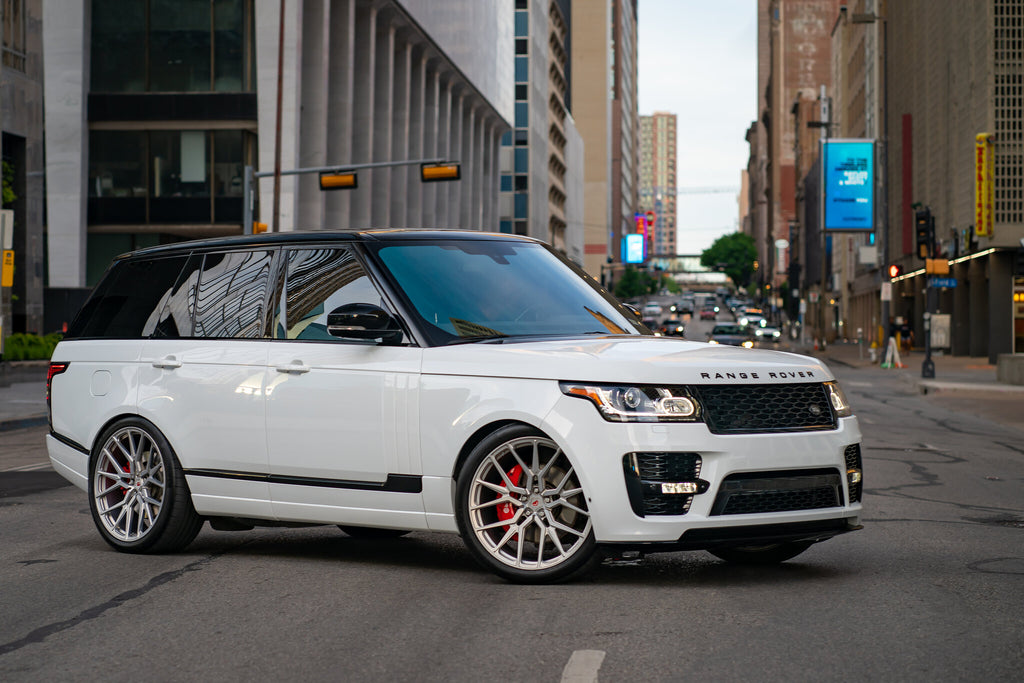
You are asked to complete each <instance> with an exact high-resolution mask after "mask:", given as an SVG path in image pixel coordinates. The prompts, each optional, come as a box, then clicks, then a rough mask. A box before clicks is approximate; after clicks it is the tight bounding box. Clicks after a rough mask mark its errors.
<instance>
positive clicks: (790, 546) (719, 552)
mask: <svg viewBox="0 0 1024 683" xmlns="http://www.w3.org/2000/svg"><path fill="white" fill-rule="evenodd" d="M812 545H814V542H813V541H790V542H788V543H771V544H769V545H758V546H742V547H737V548H711V549H709V550H708V552H709V553H711V554H712V555H714V556H715V557H717V558H719V559H720V560H725V561H726V562H734V563H736V564H759V565H766V564H779V563H780V562H785V561H786V560H790V559H792V558H794V557H796V556H797V555H799V554H800V553H802V552H803V551H805V550H807V549H808V548H810V547H811V546H812Z"/></svg>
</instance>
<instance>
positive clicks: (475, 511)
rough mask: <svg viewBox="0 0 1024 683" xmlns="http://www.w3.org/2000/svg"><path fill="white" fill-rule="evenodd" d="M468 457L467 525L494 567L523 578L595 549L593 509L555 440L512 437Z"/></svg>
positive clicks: (572, 565)
mask: <svg viewBox="0 0 1024 683" xmlns="http://www.w3.org/2000/svg"><path fill="white" fill-rule="evenodd" d="M519 431H520V432H523V431H528V430H524V429H522V428H519ZM485 445H488V444H487V443H486V442H485V443H483V444H481V446H485ZM469 464H470V466H471V467H472V469H471V470H470V471H471V472H472V474H471V478H470V479H469V481H468V490H465V489H464V495H465V499H464V502H465V505H466V508H465V518H466V524H465V525H466V526H468V529H464V533H466V532H469V533H471V534H472V537H473V539H475V540H476V541H477V542H478V545H479V548H480V549H482V550H483V551H484V552H485V553H486V554H487V555H488V556H489V557H490V558H491V559H492V560H493V561H496V563H497V565H498V567H507V568H509V569H511V570H513V571H514V572H516V573H515V574H511V575H510V576H511V577H512V578H523V577H522V576H518V574H519V573H521V572H531V573H533V572H543V571H544V570H551V569H555V568H565V569H566V570H567V572H566V573H568V572H571V571H575V570H576V569H579V568H580V567H582V566H583V565H584V564H586V563H587V561H588V560H589V559H590V556H591V555H592V554H593V551H594V544H593V534H592V533H591V522H590V512H589V511H588V509H587V503H586V498H585V496H584V493H583V487H582V486H581V485H580V481H579V478H578V476H577V474H576V472H575V470H574V469H573V466H572V464H571V463H570V462H569V460H568V458H567V457H566V456H565V453H563V452H562V450H561V449H560V448H559V447H558V445H557V444H556V443H555V442H554V441H552V440H551V439H549V438H547V437H544V436H540V435H532V434H531V435H525V436H518V437H515V438H509V439H507V440H503V441H502V442H501V443H500V444H499V445H497V446H496V447H493V448H490V449H489V450H488V451H486V452H485V453H481V455H480V456H478V457H477V458H475V459H472V461H471V463H469ZM467 474H469V472H467ZM460 488H462V487H460ZM502 573H504V574H506V575H509V574H508V573H506V572H502ZM557 573H558V574H561V572H557ZM555 578H558V577H557V576H552V579H555Z"/></svg>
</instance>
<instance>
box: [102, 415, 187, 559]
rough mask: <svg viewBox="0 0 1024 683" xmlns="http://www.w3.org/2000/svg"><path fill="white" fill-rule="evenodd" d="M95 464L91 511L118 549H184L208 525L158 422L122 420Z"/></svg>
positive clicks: (109, 433)
mask: <svg viewBox="0 0 1024 683" xmlns="http://www.w3.org/2000/svg"><path fill="white" fill-rule="evenodd" d="M96 443H97V447H96V450H95V451H94V452H93V455H92V459H91V462H90V476H89V509H90V510H91V512H92V518H93V521H94V522H95V523H96V528H97V529H99V532H100V535H101V536H102V537H103V540H104V541H106V542H107V543H109V544H110V545H111V546H113V547H114V548H116V549H117V550H120V551H123V552H131V553H160V552H172V551H175V550H180V549H182V548H184V547H185V546H187V545H188V544H189V543H191V542H192V539H194V538H195V537H196V534H198V533H199V530H200V528H202V526H203V518H202V517H200V516H199V515H198V514H196V511H195V508H194V507H192V499H191V496H190V494H189V491H188V485H187V484H186V483H185V475H184V474H183V473H182V471H181V465H180V464H178V459H177V458H176V457H175V456H174V451H172V450H171V445H170V444H169V443H168V442H167V439H166V438H164V435H163V434H161V433H160V430H158V429H157V428H156V427H154V426H153V424H152V423H150V422H148V421H146V420H143V419H141V418H126V419H123V420H118V421H117V422H116V423H114V424H113V425H111V426H110V428H108V429H107V430H106V431H105V432H104V433H103V434H102V435H101V436H100V438H99V440H98V441H97V442H96Z"/></svg>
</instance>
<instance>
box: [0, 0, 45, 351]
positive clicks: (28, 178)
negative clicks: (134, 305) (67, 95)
mask: <svg viewBox="0 0 1024 683" xmlns="http://www.w3.org/2000/svg"><path fill="white" fill-rule="evenodd" d="M42 12H43V3H42V0H6V1H5V2H4V3H3V6H2V9H0V14H2V19H3V60H2V62H0V130H2V132H3V134H2V136H0V152H2V155H3V183H4V198H3V208H4V209H5V210H6V211H9V212H10V213H6V212H5V216H6V217H7V218H10V219H11V220H10V225H9V226H8V227H9V229H10V230H11V233H10V237H9V239H10V244H9V245H0V247H2V248H3V249H8V250H10V251H13V252H14V264H13V266H14V267H13V270H14V272H13V277H12V286H11V287H4V288H2V289H0V330H2V331H0V333H2V334H3V335H4V336H7V335H8V334H11V333H14V332H37V333H41V332H44V331H48V330H45V329H44V324H43V274H44V263H45V261H44V254H43V252H44V245H45V244H46V237H45V235H44V232H43V218H44V211H43V204H44V187H45V184H44V182H43V44H42V43H43V36H42V31H41V30H40V25H41V24H40V22H41V19H42Z"/></svg>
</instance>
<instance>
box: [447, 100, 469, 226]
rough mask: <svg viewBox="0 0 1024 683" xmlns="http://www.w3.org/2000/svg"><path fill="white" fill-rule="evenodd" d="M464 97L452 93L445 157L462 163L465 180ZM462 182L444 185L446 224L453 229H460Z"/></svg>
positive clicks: (466, 171) (466, 170)
mask: <svg viewBox="0 0 1024 683" xmlns="http://www.w3.org/2000/svg"><path fill="white" fill-rule="evenodd" d="M464 103H465V96H464V95H463V94H462V93H461V92H456V91H454V90H453V92H452V110H451V119H450V121H449V127H448V130H449V133H448V136H449V137H448V154H447V157H448V158H449V159H452V160H454V161H461V162H463V165H462V177H463V178H465V177H466V175H467V173H468V172H469V171H468V169H467V168H466V165H465V161H466V160H465V159H463V158H462V150H463V146H462V142H463V136H462V131H463V129H464V127H465V111H464ZM463 183H464V180H460V181H459V182H456V183H445V184H446V185H447V186H448V224H449V225H450V226H451V227H453V228H458V227H462V221H461V217H462V199H463V196H462V186H463Z"/></svg>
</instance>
